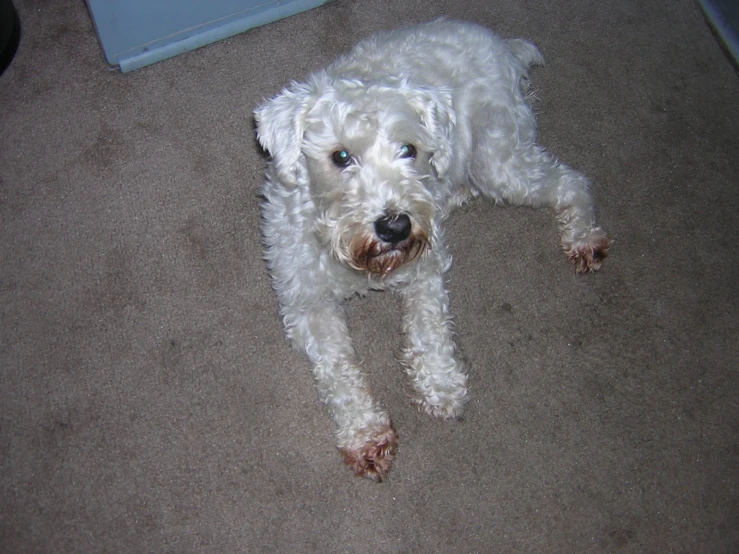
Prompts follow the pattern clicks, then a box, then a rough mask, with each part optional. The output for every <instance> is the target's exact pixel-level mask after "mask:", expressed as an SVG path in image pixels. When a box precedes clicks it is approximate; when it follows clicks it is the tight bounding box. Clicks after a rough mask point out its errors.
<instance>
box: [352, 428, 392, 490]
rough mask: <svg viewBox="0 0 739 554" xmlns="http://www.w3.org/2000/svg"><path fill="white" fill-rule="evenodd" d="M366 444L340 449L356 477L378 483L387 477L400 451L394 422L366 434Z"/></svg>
mask: <svg viewBox="0 0 739 554" xmlns="http://www.w3.org/2000/svg"><path fill="white" fill-rule="evenodd" d="M364 437H365V439H364V442H362V443H361V444H359V445H357V446H353V447H346V448H340V449H339V450H340V451H341V453H342V454H343V456H344V463H345V464H346V465H348V466H349V467H350V468H352V470H353V471H354V473H355V475H357V476H360V477H367V478H368V479H372V480H373V481H377V482H378V483H380V482H382V480H383V479H384V478H385V477H386V476H387V474H388V473H389V472H390V468H391V466H392V462H393V458H394V457H395V452H396V451H397V449H398V434H397V433H396V432H395V429H394V428H393V424H392V422H389V423H388V424H387V425H383V426H378V427H377V428H375V429H372V430H369V431H367V432H366V433H364Z"/></svg>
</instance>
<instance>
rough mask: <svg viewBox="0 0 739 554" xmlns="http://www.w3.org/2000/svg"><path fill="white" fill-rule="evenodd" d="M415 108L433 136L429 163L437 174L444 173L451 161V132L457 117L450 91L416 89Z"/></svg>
mask: <svg viewBox="0 0 739 554" xmlns="http://www.w3.org/2000/svg"><path fill="white" fill-rule="evenodd" d="M416 92H417V97H416V100H417V102H416V106H415V107H416V110H417V111H418V113H419V114H420V115H421V121H422V122H423V125H424V127H426V128H427V129H428V130H429V131H430V133H431V135H432V136H433V138H434V141H435V144H434V151H433V153H432V155H431V160H430V163H431V165H432V166H433V168H434V169H435V170H436V173H437V175H440V176H442V175H444V174H445V173H446V172H447V170H448V169H449V164H450V163H451V161H452V133H453V132H454V126H455V125H456V122H457V118H456V114H455V112H454V107H453V105H452V93H451V91H449V90H445V89H438V88H435V89H421V90H417V91H416Z"/></svg>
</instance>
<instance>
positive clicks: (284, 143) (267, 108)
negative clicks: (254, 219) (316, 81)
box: [254, 82, 315, 188]
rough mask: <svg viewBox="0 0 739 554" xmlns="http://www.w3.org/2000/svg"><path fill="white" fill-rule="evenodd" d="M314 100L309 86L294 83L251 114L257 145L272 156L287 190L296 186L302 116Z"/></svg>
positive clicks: (302, 129) (303, 121) (303, 129)
mask: <svg viewBox="0 0 739 554" xmlns="http://www.w3.org/2000/svg"><path fill="white" fill-rule="evenodd" d="M314 99H315V91H314V89H313V87H312V86H311V85H309V84H306V83H295V82H293V83H292V84H291V85H290V86H289V87H287V88H286V89H284V90H283V91H282V92H281V93H280V94H278V95H277V96H275V97H274V98H272V99H270V100H268V101H266V102H264V103H263V104H262V105H261V106H259V107H258V108H257V109H256V110H254V119H255V120H256V122H257V138H258V139H259V144H261V145H262V148H264V149H265V150H266V151H267V152H269V154H270V156H272V160H273V162H274V164H275V169H276V170H277V175H278V177H279V178H280V181H282V183H283V184H285V185H286V186H288V187H290V188H292V187H294V186H295V185H297V170H298V162H299V161H300V156H301V155H302V154H301V145H302V142H303V133H304V132H305V116H306V114H307V113H308V110H309V109H310V108H311V106H312V105H313V102H314Z"/></svg>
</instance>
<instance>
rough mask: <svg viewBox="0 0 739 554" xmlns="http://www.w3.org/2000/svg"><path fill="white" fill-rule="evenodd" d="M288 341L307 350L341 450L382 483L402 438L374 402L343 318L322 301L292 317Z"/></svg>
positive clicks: (350, 463)
mask: <svg viewBox="0 0 739 554" xmlns="http://www.w3.org/2000/svg"><path fill="white" fill-rule="evenodd" d="M285 321H286V322H287V323H288V332H287V334H288V338H289V339H291V341H292V342H293V344H294V345H295V346H296V347H298V348H300V349H302V350H305V352H306V353H307V355H308V358H309V359H310V361H311V362H312V364H313V375H314V377H315V382H316V388H317V389H318V393H319V395H320V398H321V400H322V401H323V402H324V404H326V406H328V409H329V412H330V414H331V418H332V419H333V422H334V427H335V432H336V437H337V446H338V448H339V450H340V451H341V453H342V454H343V456H344V461H345V462H346V464H347V465H348V466H349V467H351V468H352V469H353V470H354V472H355V473H356V474H357V475H361V476H364V477H368V478H370V479H374V480H376V481H382V479H383V478H384V477H385V475H386V474H387V473H388V472H389V471H390V466H391V464H392V460H393V457H394V455H395V451H396V449H397V441H398V437H397V434H396V432H395V429H394V428H393V425H392V422H391V421H390V418H389V417H388V414H387V413H386V412H385V411H383V410H381V409H380V408H379V407H378V406H377V404H376V403H375V400H374V398H373V397H372V393H371V391H370V388H369V386H368V384H367V382H366V380H365V377H364V375H363V373H362V370H361V368H360V366H359V363H358V362H357V360H356V355H355V353H354V348H353V347H352V343H351V339H350V338H349V331H348V329H347V325H346V321H345V318H344V313H343V310H342V308H341V306H340V305H339V304H338V303H335V302H321V303H317V304H316V305H314V306H311V307H309V308H308V309H305V308H304V309H301V310H300V313H299V315H298V316H297V317H291V316H290V314H289V313H288V314H287V317H286V318H285Z"/></svg>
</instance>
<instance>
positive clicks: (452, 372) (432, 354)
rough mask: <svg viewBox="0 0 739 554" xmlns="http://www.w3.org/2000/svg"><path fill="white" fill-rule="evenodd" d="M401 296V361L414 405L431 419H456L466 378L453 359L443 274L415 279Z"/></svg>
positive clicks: (431, 274) (465, 387) (458, 363)
mask: <svg viewBox="0 0 739 554" xmlns="http://www.w3.org/2000/svg"><path fill="white" fill-rule="evenodd" d="M402 295H403V299H404V303H405V315H404V316H403V333H404V335H405V345H404V347H403V350H402V351H401V356H400V359H401V363H402V364H403V366H404V367H405V370H406V373H407V374H408V376H409V377H410V381H411V384H412V386H413V389H414V391H415V396H414V398H413V403H414V404H415V405H416V406H418V408H419V409H420V410H421V411H423V412H425V413H426V414H428V415H429V416H431V417H434V418H438V419H453V418H456V417H458V416H459V415H460V414H461V413H462V409H463V408H464V404H465V403H466V402H467V399H468V397H467V375H466V374H465V372H464V368H463V366H462V364H461V363H460V362H459V361H458V360H457V359H456V355H455V350H456V347H455V346H454V341H453V340H452V320H451V315H450V313H449V298H448V295H447V292H446V290H445V288H444V277H443V273H442V272H431V273H430V274H429V275H426V276H424V277H422V278H418V279H416V280H415V281H414V282H413V283H411V284H410V285H409V286H407V287H406V288H405V289H403V291H402Z"/></svg>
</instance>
